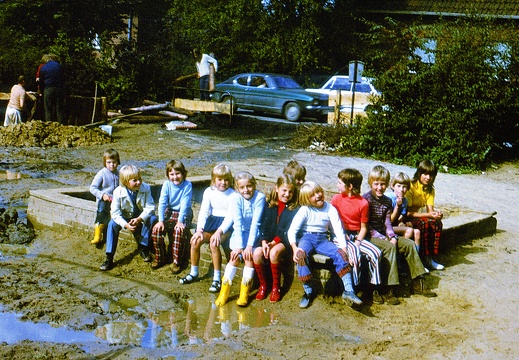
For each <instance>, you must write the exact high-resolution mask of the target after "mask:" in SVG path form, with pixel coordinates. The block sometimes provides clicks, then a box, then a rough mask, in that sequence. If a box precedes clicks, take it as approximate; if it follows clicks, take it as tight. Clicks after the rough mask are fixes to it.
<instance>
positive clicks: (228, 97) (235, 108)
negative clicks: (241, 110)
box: [220, 96, 238, 114]
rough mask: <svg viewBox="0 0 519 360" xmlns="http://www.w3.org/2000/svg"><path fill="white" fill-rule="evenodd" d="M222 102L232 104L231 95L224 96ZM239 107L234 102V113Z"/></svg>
mask: <svg viewBox="0 0 519 360" xmlns="http://www.w3.org/2000/svg"><path fill="white" fill-rule="evenodd" d="M220 102H221V103H224V104H229V105H230V104H231V97H230V96H223V97H222V99H221V101H220ZM237 109H238V108H237V107H236V105H235V104H234V103H233V107H232V113H233V114H234V113H236V110H237Z"/></svg>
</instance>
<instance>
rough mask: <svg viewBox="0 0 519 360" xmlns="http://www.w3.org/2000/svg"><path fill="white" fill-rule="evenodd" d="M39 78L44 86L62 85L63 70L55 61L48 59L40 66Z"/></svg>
mask: <svg viewBox="0 0 519 360" xmlns="http://www.w3.org/2000/svg"><path fill="white" fill-rule="evenodd" d="M40 78H41V79H42V80H40V81H43V83H44V84H45V87H59V88H60V87H63V71H62V69H61V65H60V64H59V63H58V62H56V61H53V60H51V61H48V62H47V63H46V64H45V65H43V66H42V67H41V69H40Z"/></svg>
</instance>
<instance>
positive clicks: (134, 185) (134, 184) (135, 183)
mask: <svg viewBox="0 0 519 360" xmlns="http://www.w3.org/2000/svg"><path fill="white" fill-rule="evenodd" d="M141 184H142V179H141V178H140V177H135V178H131V179H130V180H129V181H128V189H130V190H131V191H137V190H139V189H140V188H141Z"/></svg>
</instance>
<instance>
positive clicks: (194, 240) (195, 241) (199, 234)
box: [189, 229, 204, 245]
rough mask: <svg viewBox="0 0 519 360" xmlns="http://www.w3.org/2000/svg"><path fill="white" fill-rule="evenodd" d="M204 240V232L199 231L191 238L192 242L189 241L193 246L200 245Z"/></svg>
mask: <svg viewBox="0 0 519 360" xmlns="http://www.w3.org/2000/svg"><path fill="white" fill-rule="evenodd" d="M203 239H204V232H203V231H202V230H200V229H198V230H197V231H196V232H195V233H194V234H193V236H191V240H190V241H189V242H190V243H191V244H192V245H196V244H198V242H199V241H202V240H203Z"/></svg>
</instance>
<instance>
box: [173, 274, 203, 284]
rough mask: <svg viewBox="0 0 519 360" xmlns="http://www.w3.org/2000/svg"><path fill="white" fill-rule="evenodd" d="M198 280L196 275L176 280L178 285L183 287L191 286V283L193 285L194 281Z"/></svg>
mask: <svg viewBox="0 0 519 360" xmlns="http://www.w3.org/2000/svg"><path fill="white" fill-rule="evenodd" d="M198 280H200V278H199V277H198V275H191V274H187V275H186V276H185V277H183V278H180V279H179V280H178V282H179V283H181V284H183V285H186V284H191V283H194V282H196V281H198Z"/></svg>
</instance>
